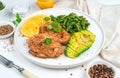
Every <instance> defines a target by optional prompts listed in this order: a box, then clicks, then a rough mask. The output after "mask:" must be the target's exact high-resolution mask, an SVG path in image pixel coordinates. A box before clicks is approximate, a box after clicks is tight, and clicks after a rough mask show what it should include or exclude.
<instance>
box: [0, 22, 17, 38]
mask: <svg viewBox="0 0 120 78" xmlns="http://www.w3.org/2000/svg"><path fill="white" fill-rule="evenodd" d="M7 24H9V25H11V26H12V27H13V31H12V32H11V33H9V34H6V35H0V39H4V38H8V37H10V36H11V35H12V34H13V33H14V31H15V25H14V24H13V23H12V22H8V21H0V26H2V25H7Z"/></svg>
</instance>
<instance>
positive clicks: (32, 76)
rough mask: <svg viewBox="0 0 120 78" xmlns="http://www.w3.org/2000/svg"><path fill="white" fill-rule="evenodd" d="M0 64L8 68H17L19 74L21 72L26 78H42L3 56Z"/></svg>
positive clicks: (0, 56)
mask: <svg viewBox="0 0 120 78" xmlns="http://www.w3.org/2000/svg"><path fill="white" fill-rule="evenodd" d="M0 63H1V64H3V65H4V66H6V67H7V68H15V69H17V70H18V71H19V72H21V73H22V74H23V75H24V76H25V77H26V78H40V77H38V76H37V75H35V74H34V73H32V72H30V71H28V70H26V69H24V68H22V67H20V66H18V65H15V64H14V63H13V62H12V61H10V60H8V59H7V58H5V57H3V56H2V55H0Z"/></svg>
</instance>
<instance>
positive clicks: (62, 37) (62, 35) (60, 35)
mask: <svg viewBox="0 0 120 78" xmlns="http://www.w3.org/2000/svg"><path fill="white" fill-rule="evenodd" d="M51 23H52V22H47V23H46V24H43V25H42V26H41V27H40V33H44V34H46V35H49V37H51V38H53V39H54V40H56V41H58V42H60V43H61V44H62V45H66V44H67V42H68V41H69V39H70V34H69V33H68V32H67V31H66V30H64V29H62V31H61V32H57V33H56V32H54V31H53V29H52V30H48V29H47V26H49V25H51ZM53 27H54V26H53ZM55 27H61V26H60V24H58V26H55Z"/></svg>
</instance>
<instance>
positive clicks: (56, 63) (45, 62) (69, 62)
mask: <svg viewBox="0 0 120 78" xmlns="http://www.w3.org/2000/svg"><path fill="white" fill-rule="evenodd" d="M71 12H74V13H76V14H77V15H80V16H81V15H82V16H84V17H86V18H87V20H88V21H89V22H90V24H91V25H90V26H89V30H90V31H92V32H93V33H94V34H95V35H96V39H95V42H94V43H93V45H92V46H91V47H90V48H89V50H87V51H86V52H84V53H83V54H81V55H80V56H79V57H78V58H76V59H71V58H68V57H66V56H65V55H62V56H61V57H59V58H54V59H51V58H49V59H42V58H37V57H34V56H32V55H31V54H29V52H28V50H29V48H28V47H27V45H26V38H25V37H22V35H21V33H20V29H21V26H22V24H23V23H24V21H25V20H26V19H28V18H30V17H32V16H34V15H37V14H47V15H54V16H57V15H62V14H65V15H68V14H70V13H71ZM14 40H15V48H16V49H17V50H18V51H19V52H20V53H21V54H22V55H24V56H25V57H26V58H27V59H29V60H30V61H32V62H33V63H35V64H38V65H40V66H44V67H49V68H70V67H75V66H79V65H82V64H85V63H87V62H88V61H90V60H92V59H93V58H95V57H96V56H97V55H98V54H99V53H100V50H101V48H102V45H103V42H104V32H103V29H102V27H101V26H100V24H99V23H98V22H97V21H95V20H94V19H93V18H91V17H90V16H88V15H86V14H84V13H81V12H79V11H77V10H73V9H65V8H61V9H57V8H56V9H46V10H41V11H39V12H36V13H34V14H33V15H30V16H28V17H27V18H25V19H23V21H22V22H21V23H20V24H19V26H18V27H17V29H16V31H15V35H14Z"/></svg>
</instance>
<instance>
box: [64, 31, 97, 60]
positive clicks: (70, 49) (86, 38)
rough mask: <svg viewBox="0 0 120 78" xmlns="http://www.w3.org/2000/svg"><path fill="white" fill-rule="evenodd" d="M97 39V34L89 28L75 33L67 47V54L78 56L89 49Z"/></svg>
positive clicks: (73, 56) (72, 56) (71, 56)
mask: <svg viewBox="0 0 120 78" xmlns="http://www.w3.org/2000/svg"><path fill="white" fill-rule="evenodd" d="M94 41H95V35H94V34H93V33H92V32H90V31H89V30H82V31H80V32H76V33H74V34H73V35H72V36H71V38H70V40H69V42H68V44H67V47H66V52H65V53H66V56H68V57H70V58H76V57H78V56H79V55H80V54H82V53H83V52H85V51H86V50H88V49H89V48H90V47H91V45H92V44H93V43H94Z"/></svg>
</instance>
